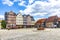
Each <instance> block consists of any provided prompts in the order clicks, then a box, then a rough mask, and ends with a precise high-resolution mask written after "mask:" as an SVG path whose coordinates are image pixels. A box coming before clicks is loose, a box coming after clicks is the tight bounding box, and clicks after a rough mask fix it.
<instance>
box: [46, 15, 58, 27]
mask: <svg viewBox="0 0 60 40" xmlns="http://www.w3.org/2000/svg"><path fill="white" fill-rule="evenodd" d="M57 22H58V17H57V16H51V17H48V19H47V20H46V27H57Z"/></svg>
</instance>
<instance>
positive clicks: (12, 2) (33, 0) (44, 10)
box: [0, 0, 60, 20]
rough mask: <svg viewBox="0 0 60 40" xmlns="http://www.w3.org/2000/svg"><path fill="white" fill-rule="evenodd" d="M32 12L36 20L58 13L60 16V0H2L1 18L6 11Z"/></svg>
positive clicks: (0, 1)
mask: <svg viewBox="0 0 60 40" xmlns="http://www.w3.org/2000/svg"><path fill="white" fill-rule="evenodd" d="M9 11H13V12H15V13H16V14H18V13H19V12H20V13H21V14H22V15H23V14H26V15H28V14H30V15H31V16H33V17H34V19H35V20H38V19H42V18H48V17H50V16H55V15H57V16H58V17H60V0H0V19H4V14H5V12H9Z"/></svg>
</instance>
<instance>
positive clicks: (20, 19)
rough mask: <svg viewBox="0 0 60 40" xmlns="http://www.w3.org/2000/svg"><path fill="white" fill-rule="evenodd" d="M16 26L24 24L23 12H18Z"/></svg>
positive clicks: (19, 26)
mask: <svg viewBox="0 0 60 40" xmlns="http://www.w3.org/2000/svg"><path fill="white" fill-rule="evenodd" d="M16 26H17V27H18V28H21V27H22V26H23V16H22V14H21V13H18V14H17V16H16Z"/></svg>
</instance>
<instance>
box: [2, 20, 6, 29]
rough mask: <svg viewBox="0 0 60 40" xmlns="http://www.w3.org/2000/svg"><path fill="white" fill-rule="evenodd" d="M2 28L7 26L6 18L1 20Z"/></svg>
mask: <svg viewBox="0 0 60 40" xmlns="http://www.w3.org/2000/svg"><path fill="white" fill-rule="evenodd" d="M1 28H6V22H5V20H2V22H1Z"/></svg>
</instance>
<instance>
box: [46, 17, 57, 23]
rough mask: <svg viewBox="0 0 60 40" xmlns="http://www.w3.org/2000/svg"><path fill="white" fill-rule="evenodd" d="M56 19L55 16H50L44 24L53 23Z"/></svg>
mask: <svg viewBox="0 0 60 40" xmlns="http://www.w3.org/2000/svg"><path fill="white" fill-rule="evenodd" d="M57 18H58V17H57V16H51V17H49V18H48V19H47V20H46V22H53V21H54V20H55V19H57Z"/></svg>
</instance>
